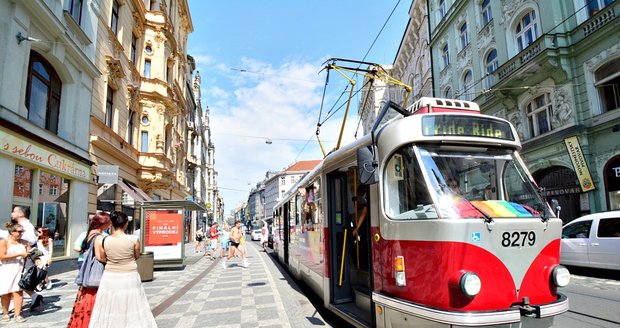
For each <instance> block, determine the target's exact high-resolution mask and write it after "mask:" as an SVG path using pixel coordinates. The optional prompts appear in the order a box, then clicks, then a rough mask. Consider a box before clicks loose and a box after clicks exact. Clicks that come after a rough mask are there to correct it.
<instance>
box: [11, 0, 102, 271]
mask: <svg viewBox="0 0 620 328" xmlns="http://www.w3.org/2000/svg"><path fill="white" fill-rule="evenodd" d="M69 3H70V1H59V0H58V1H7V0H2V1H0V26H2V27H3V28H2V30H3V32H4V33H2V37H0V45H1V46H0V143H1V147H0V170H1V171H2V172H4V174H2V175H1V177H0V183H1V184H2V185H3V186H5V187H6V186H12V188H11V187H8V188H7V190H5V192H4V193H3V194H2V196H0V211H2V212H3V213H5V219H8V217H9V213H10V212H11V211H12V207H13V206H14V205H21V206H24V207H27V208H29V209H30V216H29V219H30V222H31V223H32V224H34V225H40V226H44V227H47V228H48V229H49V231H50V233H51V235H50V237H52V238H53V239H54V252H53V257H54V259H55V263H59V264H58V265H57V266H60V265H61V264H60V263H63V261H62V260H66V259H69V258H71V257H72V256H75V253H74V252H73V251H72V247H71V244H72V242H71V241H72V239H73V238H74V237H75V236H74V235H73V231H83V230H84V228H85V227H86V222H87V219H88V191H89V186H90V185H92V184H93V182H94V177H95V175H94V174H93V172H92V171H91V164H92V162H91V159H90V156H89V152H88V149H89V142H88V140H89V139H88V136H89V130H88V126H89V120H90V108H91V100H92V97H93V79H94V78H96V77H98V76H99V75H100V74H101V71H100V70H99V69H98V67H97V66H96V65H95V50H96V41H97V33H98V31H97V29H98V17H97V10H98V9H99V8H98V7H97V4H96V3H92V2H89V3H86V2H84V3H83V4H82V6H83V8H82V7H79V8H78V7H71V6H69ZM66 262H67V263H68V262H69V261H66Z"/></svg>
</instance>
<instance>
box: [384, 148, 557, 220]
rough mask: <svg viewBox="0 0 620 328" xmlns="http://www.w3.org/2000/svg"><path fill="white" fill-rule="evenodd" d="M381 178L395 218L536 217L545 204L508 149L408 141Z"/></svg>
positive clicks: (388, 211) (515, 157)
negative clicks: (411, 143)
mask: <svg viewBox="0 0 620 328" xmlns="http://www.w3.org/2000/svg"><path fill="white" fill-rule="evenodd" d="M384 178H385V179H384V181H385V198H386V202H385V204H386V207H387V208H386V213H387V214H388V216H389V217H391V218H392V219H397V220H406V219H426V218H445V219H451V218H502V217H507V218H508V217H512V218H515V217H540V216H541V214H542V211H543V209H544V208H545V207H546V205H545V203H544V202H543V201H542V199H541V198H540V196H539V195H538V193H537V190H536V188H535V186H534V185H533V183H532V181H531V180H530V179H529V176H528V174H527V171H526V170H525V168H524V167H523V166H522V164H521V161H520V160H518V157H517V155H516V153H514V152H513V151H512V150H508V149H493V148H480V147H463V146H458V147H457V146H445V145H442V146H433V145H429V146H406V147H403V148H401V149H399V150H398V151H397V152H396V153H395V154H393V155H392V157H391V158H390V159H389V161H388V165H387V167H386V170H385V174H384ZM545 214H547V215H549V213H545Z"/></svg>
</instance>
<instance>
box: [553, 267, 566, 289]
mask: <svg viewBox="0 0 620 328" xmlns="http://www.w3.org/2000/svg"><path fill="white" fill-rule="evenodd" d="M551 277H552V278H553V283H554V284H555V285H556V286H558V287H564V286H566V285H568V283H569V282H570V272H569V271H568V269H567V268H566V267H565V266H563V265H558V266H556V267H555V268H553V271H552V272H551Z"/></svg>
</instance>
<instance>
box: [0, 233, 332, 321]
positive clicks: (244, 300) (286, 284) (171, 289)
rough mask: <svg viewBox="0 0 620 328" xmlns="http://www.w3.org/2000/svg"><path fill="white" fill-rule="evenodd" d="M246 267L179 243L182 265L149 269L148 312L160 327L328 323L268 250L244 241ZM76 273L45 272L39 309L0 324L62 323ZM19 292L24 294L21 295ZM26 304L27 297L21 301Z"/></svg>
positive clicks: (69, 307)
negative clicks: (47, 281) (224, 263)
mask: <svg viewBox="0 0 620 328" xmlns="http://www.w3.org/2000/svg"><path fill="white" fill-rule="evenodd" d="M248 246H249V247H248V251H249V262H250V266H249V267H248V268H243V267H241V266H240V262H239V261H238V260H235V259H233V260H231V261H229V266H228V268H226V269H223V268H222V267H221V264H220V260H216V261H212V260H210V259H208V258H207V257H204V256H203V254H202V253H194V247H193V244H186V245H185V251H186V252H185V254H186V259H185V264H186V265H185V267H184V268H183V269H178V270H155V272H154V279H153V281H150V282H144V283H143V285H144V289H145V290H146V294H147V296H148V300H149V303H150V305H151V310H152V311H153V315H154V316H155V320H156V321H157V324H158V326H159V327H160V328H167V327H179V328H180V327H183V328H186V327H230V328H233V327H314V326H317V325H318V326H322V327H328V325H327V324H326V323H325V322H324V320H323V318H322V317H321V316H320V315H319V314H318V313H317V311H316V309H315V308H314V307H313V306H312V304H311V303H310V302H309V301H308V299H307V298H306V296H304V295H303V294H302V293H301V292H300V291H299V289H298V288H297V286H296V285H295V283H294V282H293V281H292V280H291V278H290V277H288V276H287V275H286V274H282V272H281V271H280V270H278V267H277V266H276V265H274V263H273V261H272V259H271V258H270V257H269V255H268V254H266V253H264V252H260V251H259V249H258V245H256V244H254V243H249V245H248ZM76 274H77V271H69V272H65V273H62V274H58V275H54V276H51V279H52V282H53V284H54V287H53V288H52V289H51V290H44V291H43V292H41V294H42V295H43V296H44V299H45V307H44V310H42V311H40V312H34V311H30V310H29V309H25V310H24V313H23V314H24V316H25V317H26V318H27V319H28V321H26V322H25V323H21V324H18V323H15V322H13V321H12V322H10V323H8V324H7V323H5V324H0V327H33V328H34V327H46V328H56V327H66V326H67V323H68V321H69V316H70V314H71V310H72V308H73V301H74V300H75V295H76V292H77V286H76V285H75V284H74V283H73V280H74V279H75V276H76ZM24 295H25V294H24ZM24 303H25V304H26V306H28V303H29V300H28V299H26V300H24Z"/></svg>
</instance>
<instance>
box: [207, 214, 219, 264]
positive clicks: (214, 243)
mask: <svg viewBox="0 0 620 328" xmlns="http://www.w3.org/2000/svg"><path fill="white" fill-rule="evenodd" d="M217 226H218V223H217V222H213V224H212V225H211V228H209V236H210V237H211V259H212V260H215V252H216V251H217V243H218V236H219V235H220V232H219V231H218V230H217Z"/></svg>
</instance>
